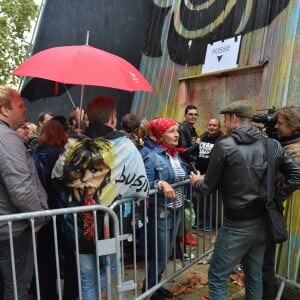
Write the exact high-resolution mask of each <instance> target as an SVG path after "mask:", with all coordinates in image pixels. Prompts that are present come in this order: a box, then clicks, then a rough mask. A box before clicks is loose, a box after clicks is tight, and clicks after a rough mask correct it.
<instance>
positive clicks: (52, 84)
mask: <svg viewBox="0 0 300 300" xmlns="http://www.w3.org/2000/svg"><path fill="white" fill-rule="evenodd" d="M72 86H73V85H72V84H64V83H60V82H57V81H52V80H47V79H41V78H31V79H28V80H27V79H26V82H25V83H24V85H23V86H22V89H21V96H22V97H24V98H26V99H28V100H29V101H36V100H39V99H46V98H49V97H57V96H59V95H61V94H63V93H65V92H66V91H68V89H70V88H71V87H72Z"/></svg>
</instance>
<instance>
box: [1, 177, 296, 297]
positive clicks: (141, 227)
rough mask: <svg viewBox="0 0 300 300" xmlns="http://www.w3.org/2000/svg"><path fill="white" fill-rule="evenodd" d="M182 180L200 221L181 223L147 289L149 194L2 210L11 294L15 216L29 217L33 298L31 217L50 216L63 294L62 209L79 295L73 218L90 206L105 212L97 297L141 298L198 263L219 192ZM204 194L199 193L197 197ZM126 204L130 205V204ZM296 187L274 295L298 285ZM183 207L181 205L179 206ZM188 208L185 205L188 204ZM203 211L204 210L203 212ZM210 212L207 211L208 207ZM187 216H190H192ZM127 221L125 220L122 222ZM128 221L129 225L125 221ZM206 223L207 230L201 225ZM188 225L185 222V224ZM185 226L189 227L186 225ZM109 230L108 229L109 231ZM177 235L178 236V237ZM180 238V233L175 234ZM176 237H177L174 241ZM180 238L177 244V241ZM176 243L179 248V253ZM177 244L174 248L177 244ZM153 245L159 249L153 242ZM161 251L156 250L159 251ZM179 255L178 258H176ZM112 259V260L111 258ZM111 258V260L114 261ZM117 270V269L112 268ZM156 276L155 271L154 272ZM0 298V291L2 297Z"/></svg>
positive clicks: (209, 239)
mask: <svg viewBox="0 0 300 300" xmlns="http://www.w3.org/2000/svg"><path fill="white" fill-rule="evenodd" d="M180 185H185V187H186V198H187V199H190V200H193V202H194V203H195V205H194V210H195V211H198V215H197V219H196V223H199V224H200V226H199V228H198V229H193V228H192V224H185V226H182V228H181V230H180V232H179V233H178V235H177V236H173V239H174V244H175V245H176V246H175V247H174V249H173V251H172V255H173V258H174V259H173V260H172V259H168V261H167V262H166V264H167V267H166V270H165V272H164V274H163V278H162V280H161V281H160V282H158V280H156V284H155V286H153V287H151V288H148V286H147V284H146V287H145V291H144V292H142V290H141V283H142V281H143V280H144V279H145V278H146V282H147V269H148V264H149V263H148V260H149V257H150V254H149V251H148V246H149V245H148V238H147V237H148V229H147V226H146V225H147V207H148V200H147V199H129V198H123V199H119V200H117V201H115V202H114V203H113V204H112V205H111V206H110V207H105V206H102V205H91V206H82V207H76V208H63V209H54V210H47V211H42V212H32V213H20V214H14V215H6V216H0V222H5V223H6V224H7V228H8V232H9V239H10V245H11V261H12V274H13V278H14V293H15V298H14V299H15V300H18V293H17V281H16V277H17V274H16V270H15V266H14V260H15V257H14V251H13V231H12V228H13V223H14V222H16V221H18V220H24V219H26V220H28V221H29V222H30V227H31V234H32V241H33V254H34V281H35V291H34V292H35V294H36V299H38V300H39V299H41V297H40V284H39V269H38V259H37V243H36V236H37V233H36V232H35V220H36V219H37V218H41V217H48V218H49V219H52V221H53V240H54V248H55V265H56V277H57V281H58V284H57V294H58V299H60V300H61V299H63V276H62V270H61V261H60V243H63V240H62V239H59V238H58V223H57V218H58V217H59V216H61V215H67V214H68V215H71V216H72V217H73V218H74V224H75V241H76V242H75V263H76V270H77V280H78V299H80V300H81V299H82V294H81V291H82V287H81V282H80V264H79V243H78V232H77V222H76V221H77V218H78V214H79V213H83V212H92V214H93V218H94V220H96V219H97V217H98V213H99V212H103V213H105V218H104V232H105V238H104V239H101V240H97V241H96V243H95V245H96V254H95V256H96V257H97V258H102V259H104V268H105V271H106V272H105V273H104V275H103V272H102V268H103V266H102V265H101V266H100V263H99V259H96V267H97V274H98V292H99V299H114V300H115V299H120V300H121V299H137V300H142V299H146V298H147V297H149V296H150V295H151V294H152V293H153V292H155V291H156V290H157V289H159V288H160V287H161V286H163V285H165V284H166V283H168V282H170V281H172V280H173V279H175V278H176V277H177V276H178V275H180V274H181V273H182V272H184V271H186V270H187V269H189V268H190V267H192V266H193V265H195V264H197V263H198V262H199V261H200V260H201V259H203V258H204V257H206V256H208V255H209V254H211V252H212V251H213V239H214V238H215V235H216V234H217V231H218V227H219V225H220V224H221V223H222V214H223V211H222V206H221V205H220V203H219V199H218V194H215V195H210V196H207V197H204V198H203V197H202V196H201V194H199V193H195V192H194V191H193V190H192V188H191V187H190V186H189V184H188V180H186V181H183V182H180V183H177V184H174V185H173V186H174V187H178V186H180ZM150 194H154V196H155V197H156V195H157V190H151V191H150ZM201 198H203V199H201ZM128 206H129V208H130V209H129V210H128ZM299 206H300V191H297V192H295V193H294V194H293V196H292V197H291V198H290V199H288V200H287V201H286V209H285V215H286V220H287V224H288V230H289V239H288V241H286V242H285V243H283V244H282V245H280V246H278V249H277V274H276V276H277V278H278V279H279V280H280V282H281V284H280V287H279V290H278V294H277V299H280V298H281V297H282V294H283V291H284V289H285V287H287V286H289V287H292V288H294V289H296V290H298V292H299V289H300V283H299V279H300V210H299ZM181 209H182V213H184V206H183V207H182V208H181ZM186 209H187V208H186ZM201 212H203V213H202V214H201ZM208 212H209V213H208ZM190 222H191V220H190ZM126 223H127V225H126ZM128 223H129V226H128ZM206 224H209V226H210V227H211V228H210V229H211V230H210V231H209V230H208V231H207V232H206V231H205V225H206ZM187 225H189V226H187ZM186 228H188V230H187V229H186ZM98 230H99V228H98V226H97V222H96V221H95V236H98ZM110 232H111V233H112V234H111V235H110V234H109V233H110ZM189 233H190V234H193V235H195V236H196V238H197V242H196V245H194V246H192V245H190V244H186V243H185V236H186V235H187V234H189ZM180 237H181V238H180ZM179 238H180V239H179ZM178 241H179V242H178ZM180 241H181V244H180ZM142 242H144V246H143V251H141V250H140V249H139V248H138V245H139V244H141V243H142ZM126 245H127V246H128V245H130V246H131V248H130V250H129V252H130V253H129V254H130V255H131V258H130V261H126V260H125V257H126V254H128V249H127V248H126ZM176 248H179V249H180V250H181V251H179V252H180V255H179V258H177V257H176V256H177V253H176ZM177 250H178V249H177ZM156 251H159V249H157V247H156ZM184 252H187V253H190V254H191V253H192V254H193V255H194V257H193V258H191V259H189V260H184ZM158 253H159V252H158ZM175 258H177V259H175ZM113 261H115V263H113ZM114 264H115V265H114ZM114 271H115V274H114ZM156 278H157V274H156ZM103 282H105V283H106V286H107V290H106V295H104V294H101V292H102V291H103V289H102V288H101V285H102V283H103ZM0 298H1V297H0Z"/></svg>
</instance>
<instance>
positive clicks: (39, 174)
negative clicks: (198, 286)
mask: <svg viewBox="0 0 300 300" xmlns="http://www.w3.org/2000/svg"><path fill="white" fill-rule="evenodd" d="M26 112H27V109H26V107H25V105H24V102H23V100H22V98H21V97H20V95H19V93H18V92H17V91H16V90H14V89H12V88H10V87H8V86H1V87H0V162H1V163H0V166H1V168H0V215H5V214H16V213H20V212H32V211H42V210H47V209H55V208H62V207H64V208H65V207H76V206H82V205H94V204H102V205H106V206H109V205H111V204H112V203H113V202H114V201H115V200H118V199H120V198H123V197H131V198H133V199H137V200H140V199H145V198H146V197H147V196H148V193H149V189H156V190H157V195H155V196H154V195H151V196H150V197H149V198H148V200H147V201H148V205H147V218H146V217H145V216H143V209H141V210H140V211H139V212H138V211H137V214H139V218H137V220H136V221H138V222H139V224H140V225H139V226H138V228H140V227H142V226H146V224H147V226H148V233H149V235H148V237H147V244H148V245H149V252H150V261H149V265H148V270H147V276H146V277H145V279H144V281H143V291H146V290H147V289H150V288H151V287H153V286H154V285H156V284H157V283H158V282H160V280H161V278H162V275H163V272H164V270H165V268H166V262H167V260H168V258H169V257H170V256H171V255H172V251H173V249H174V247H177V245H175V244H174V239H173V237H174V236H176V235H178V234H179V232H178V229H179V226H180V223H181V222H183V219H184V216H183V215H182V209H181V207H182V206H183V205H184V201H185V199H186V197H187V196H188V197H192V200H193V202H194V206H195V207H196V208H197V209H196V215H197V218H196V222H195V224H193V225H194V228H195V229H196V228H199V227H201V229H202V230H205V231H210V230H211V225H212V222H211V221H212V220H213V221H216V218H215V215H216V214H215V210H216V193H219V194H220V196H221V199H222V203H223V206H224V221H223V223H222V224H221V227H220V229H219V232H218V236H217V240H216V243H215V247H214V251H213V256H212V260H211V262H210V268H209V297H210V299H212V300H222V299H224V300H225V299H227V298H228V296H227V280H228V277H229V275H230V273H231V272H232V270H233V268H234V267H235V266H236V265H237V264H242V265H243V269H244V272H245V278H246V284H245V286H246V299H275V298H274V295H273V294H274V290H275V289H274V284H275V282H274V273H275V262H274V260H275V244H274V243H272V242H271V241H270V240H269V239H268V229H267V228H266V222H265V213H266V208H265V205H266V193H267V188H266V170H267V148H266V137H265V136H264V135H263V134H262V133H261V131H260V129H259V128H258V127H257V126H255V125H253V124H252V118H253V115H254V111H253V108H252V106H251V105H250V104H249V103H248V102H247V101H234V102H232V103H231V104H230V105H228V106H227V107H225V108H224V109H222V111H221V112H220V114H223V115H224V129H225V133H224V134H223V132H222V131H221V127H222V126H221V121H220V120H219V119H218V118H217V117H216V116H212V118H211V119H209V120H208V121H207V128H206V130H205V132H204V133H202V134H201V135H199V134H198V133H197V130H196V125H197V122H198V119H199V112H198V107H196V106H194V105H188V106H187V107H186V108H185V111H184V120H183V122H178V121H177V120H174V119H171V118H168V117H157V118H154V119H153V120H148V121H147V120H146V119H142V118H139V117H138V116H135V115H134V114H127V115H125V116H123V117H122V120H121V122H120V129H121V130H117V125H118V119H117V106H116V103H115V101H114V100H113V99H112V98H110V97H104V96H99V97H96V98H94V99H92V100H90V101H89V102H88V104H87V107H86V109H85V110H82V109H79V108H76V109H74V111H72V112H71V113H70V115H69V116H68V118H66V117H64V116H55V115H54V114H52V113H51V112H43V113H41V114H40V115H39V116H38V124H37V126H35V125H34V124H33V123H30V122H26ZM275 116H276V118H277V123H276V125H275V128H276V129H277V132H278V136H279V137H278V139H277V140H274V145H275V148H276V151H275V152H276V156H275V165H276V172H277V173H278V174H279V173H280V176H277V178H276V189H275V198H276V201H277V203H278V204H279V203H282V202H283V201H284V200H285V199H286V198H287V197H288V196H289V195H290V194H291V193H293V192H294V191H295V190H296V189H299V186H300V167H299V156H300V149H299V145H300V143H299V138H300V108H297V107H286V108H281V109H278V110H277V111H276V114H275ZM185 179H189V180H190V184H191V185H192V186H193V194H192V195H189V194H188V193H189V192H188V191H187V190H185V189H184V187H183V186H178V187H176V188H174V187H173V186H172V184H174V183H177V182H181V181H183V180H185ZM209 194H212V195H214V196H213V197H212V201H211V202H210V203H209V204H208V207H206V209H205V211H206V213H204V206H203V202H204V198H205V197H204V196H205V195H209ZM137 203H138V201H137ZM132 209H133V208H132V203H128V204H127V203H126V204H125V205H124V207H123V212H122V216H119V217H120V219H122V220H123V222H125V221H126V219H128V218H129V216H130V213H132ZM117 213H118V212H117ZM128 220H129V221H128V222H127V228H125V231H126V230H130V227H131V226H132V225H131V219H130V218H129V219H128ZM201 220H203V221H202V222H201ZM52 222H53V221H52V219H51V220H49V219H47V218H39V219H37V220H36V222H35V226H36V227H35V231H36V235H37V259H38V267H39V278H38V279H39V284H40V294H41V299H42V300H45V299H49V300H50V299H51V300H55V299H58V296H57V293H56V267H55V266H56V264H55V251H54V238H53V224H52ZM74 222H75V221H74V217H73V216H72V215H64V216H62V217H58V218H57V225H58V228H59V230H58V240H59V243H60V245H61V246H60V248H59V250H60V252H61V253H60V254H61V257H62V262H61V264H62V266H63V274H64V279H65V280H64V287H65V288H64V299H65V300H66V299H70V300H75V299H77V297H78V288H77V286H78V282H77V270H76V263H75V250H76V247H75V228H78V242H79V266H80V283H81V291H82V299H84V300H94V299H95V300H96V299H98V298H99V294H100V293H101V294H102V296H103V297H105V290H106V281H105V280H103V281H101V290H100V289H99V286H98V276H97V265H98V264H97V262H96V255H95V251H96V245H95V239H96V238H97V239H103V238H108V237H112V236H113V233H112V232H106V230H104V214H103V213H101V212H97V222H96V224H95V220H94V218H93V214H92V213H90V212H87V213H79V215H78V219H77V226H75V224H74ZM215 225H216V226H218V225H220V224H215ZM95 227H97V231H96V232H97V233H98V237H95ZM12 231H13V243H14V251H15V258H16V259H15V262H14V263H15V267H16V274H17V293H18V295H17V296H18V299H24V300H26V299H27V297H28V293H29V292H30V291H31V292H32V293H33V297H35V295H34V294H35V288H34V282H35V281H34V279H33V249H32V236H31V230H30V223H29V222H26V221H22V220H20V221H16V222H14V226H13V229H12ZM139 238H140V245H141V249H140V250H141V252H143V251H145V241H144V239H145V237H144V236H143V231H142V230H141V231H140V235H139ZM129 249H131V248H130V247H129ZM158 249H159V251H158ZM128 251H132V249H131V250H128ZM158 253H159V255H158ZM99 264H100V269H101V272H102V271H104V270H105V267H104V265H105V264H107V262H105V261H102V260H101V258H100V261H99ZM111 266H112V269H115V256H114V255H112V260H111ZM1 293H2V295H1ZM14 293H15V291H14V284H13V276H12V272H11V257H10V241H9V231H8V228H7V225H6V224H4V223H3V224H2V223H1V224H0V298H1V299H4V300H10V299H14V298H15V295H14ZM172 296H173V295H172V292H171V291H169V290H167V289H165V288H164V287H161V288H159V289H158V290H157V291H155V293H154V294H153V295H152V296H151V299H152V300H155V299H158V300H159V299H165V298H169V297H172Z"/></svg>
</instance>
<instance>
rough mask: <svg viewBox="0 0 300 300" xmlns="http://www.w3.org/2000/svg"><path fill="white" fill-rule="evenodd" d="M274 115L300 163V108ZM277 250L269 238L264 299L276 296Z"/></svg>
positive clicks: (288, 147) (279, 134) (279, 136)
mask: <svg viewBox="0 0 300 300" xmlns="http://www.w3.org/2000/svg"><path fill="white" fill-rule="evenodd" d="M273 117H274V119H275V120H276V123H275V125H274V128H275V129H276V132H277V139H278V141H279V142H280V143H281V145H282V146H283V148H284V149H285V150H286V151H287V152H288V153H289V155H290V156H291V157H293V158H294V160H295V161H296V162H297V164H298V165H300V108H299V107H295V106H289V107H282V108H279V109H277V110H276V111H275V114H274V116H273ZM278 180H280V178H279V179H278ZM275 252H276V244H274V243H273V242H271V241H270V240H268V239H267V242H266V249H265V255H264V264H263V299H264V300H271V299H275V298H276V288H275V287H276V280H275Z"/></svg>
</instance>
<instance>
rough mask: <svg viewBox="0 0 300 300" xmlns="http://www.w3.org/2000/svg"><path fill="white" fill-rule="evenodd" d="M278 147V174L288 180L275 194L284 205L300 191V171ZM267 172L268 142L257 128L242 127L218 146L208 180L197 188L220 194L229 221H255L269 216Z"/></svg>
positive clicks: (276, 160) (276, 150)
mask: <svg viewBox="0 0 300 300" xmlns="http://www.w3.org/2000/svg"><path fill="white" fill-rule="evenodd" d="M274 147H275V152H276V154H275V164H276V171H280V172H281V173H282V174H284V176H285V178H284V180H283V181H282V182H281V184H280V185H279V186H278V187H277V189H276V191H275V195H276V198H277V200H278V201H282V200H284V199H285V198H286V197H287V196H289V195H290V194H291V193H292V192H293V191H294V190H296V189H297V188H299V186H300V168H299V166H298V165H297V164H296V163H295V161H294V160H293V159H292V158H291V157H290V156H289V155H288V154H287V153H286V152H285V150H284V149H283V148H282V147H281V145H280V144H279V142H278V141H276V140H274ZM266 170H267V150H266V138H263V137H261V135H260V132H259V130H258V129H257V128H256V127H255V126H251V125H242V126H239V127H237V128H236V129H234V130H233V132H232V134H231V135H230V136H229V137H227V138H224V139H222V140H221V141H219V142H217V143H216V144H215V146H214V148H213V151H212V155H211V159H210V163H209V166H208V170H207V172H206V175H205V178H204V180H201V181H197V183H196V188H198V189H201V190H202V192H205V193H211V192H214V191H216V190H217V189H219V190H220V192H221V195H222V200H223V204H224V216H225V218H227V219H229V220H232V221H241V222H244V221H245V220H254V219H257V218H260V217H263V216H264V214H265V204H266V197H267V184H266Z"/></svg>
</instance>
